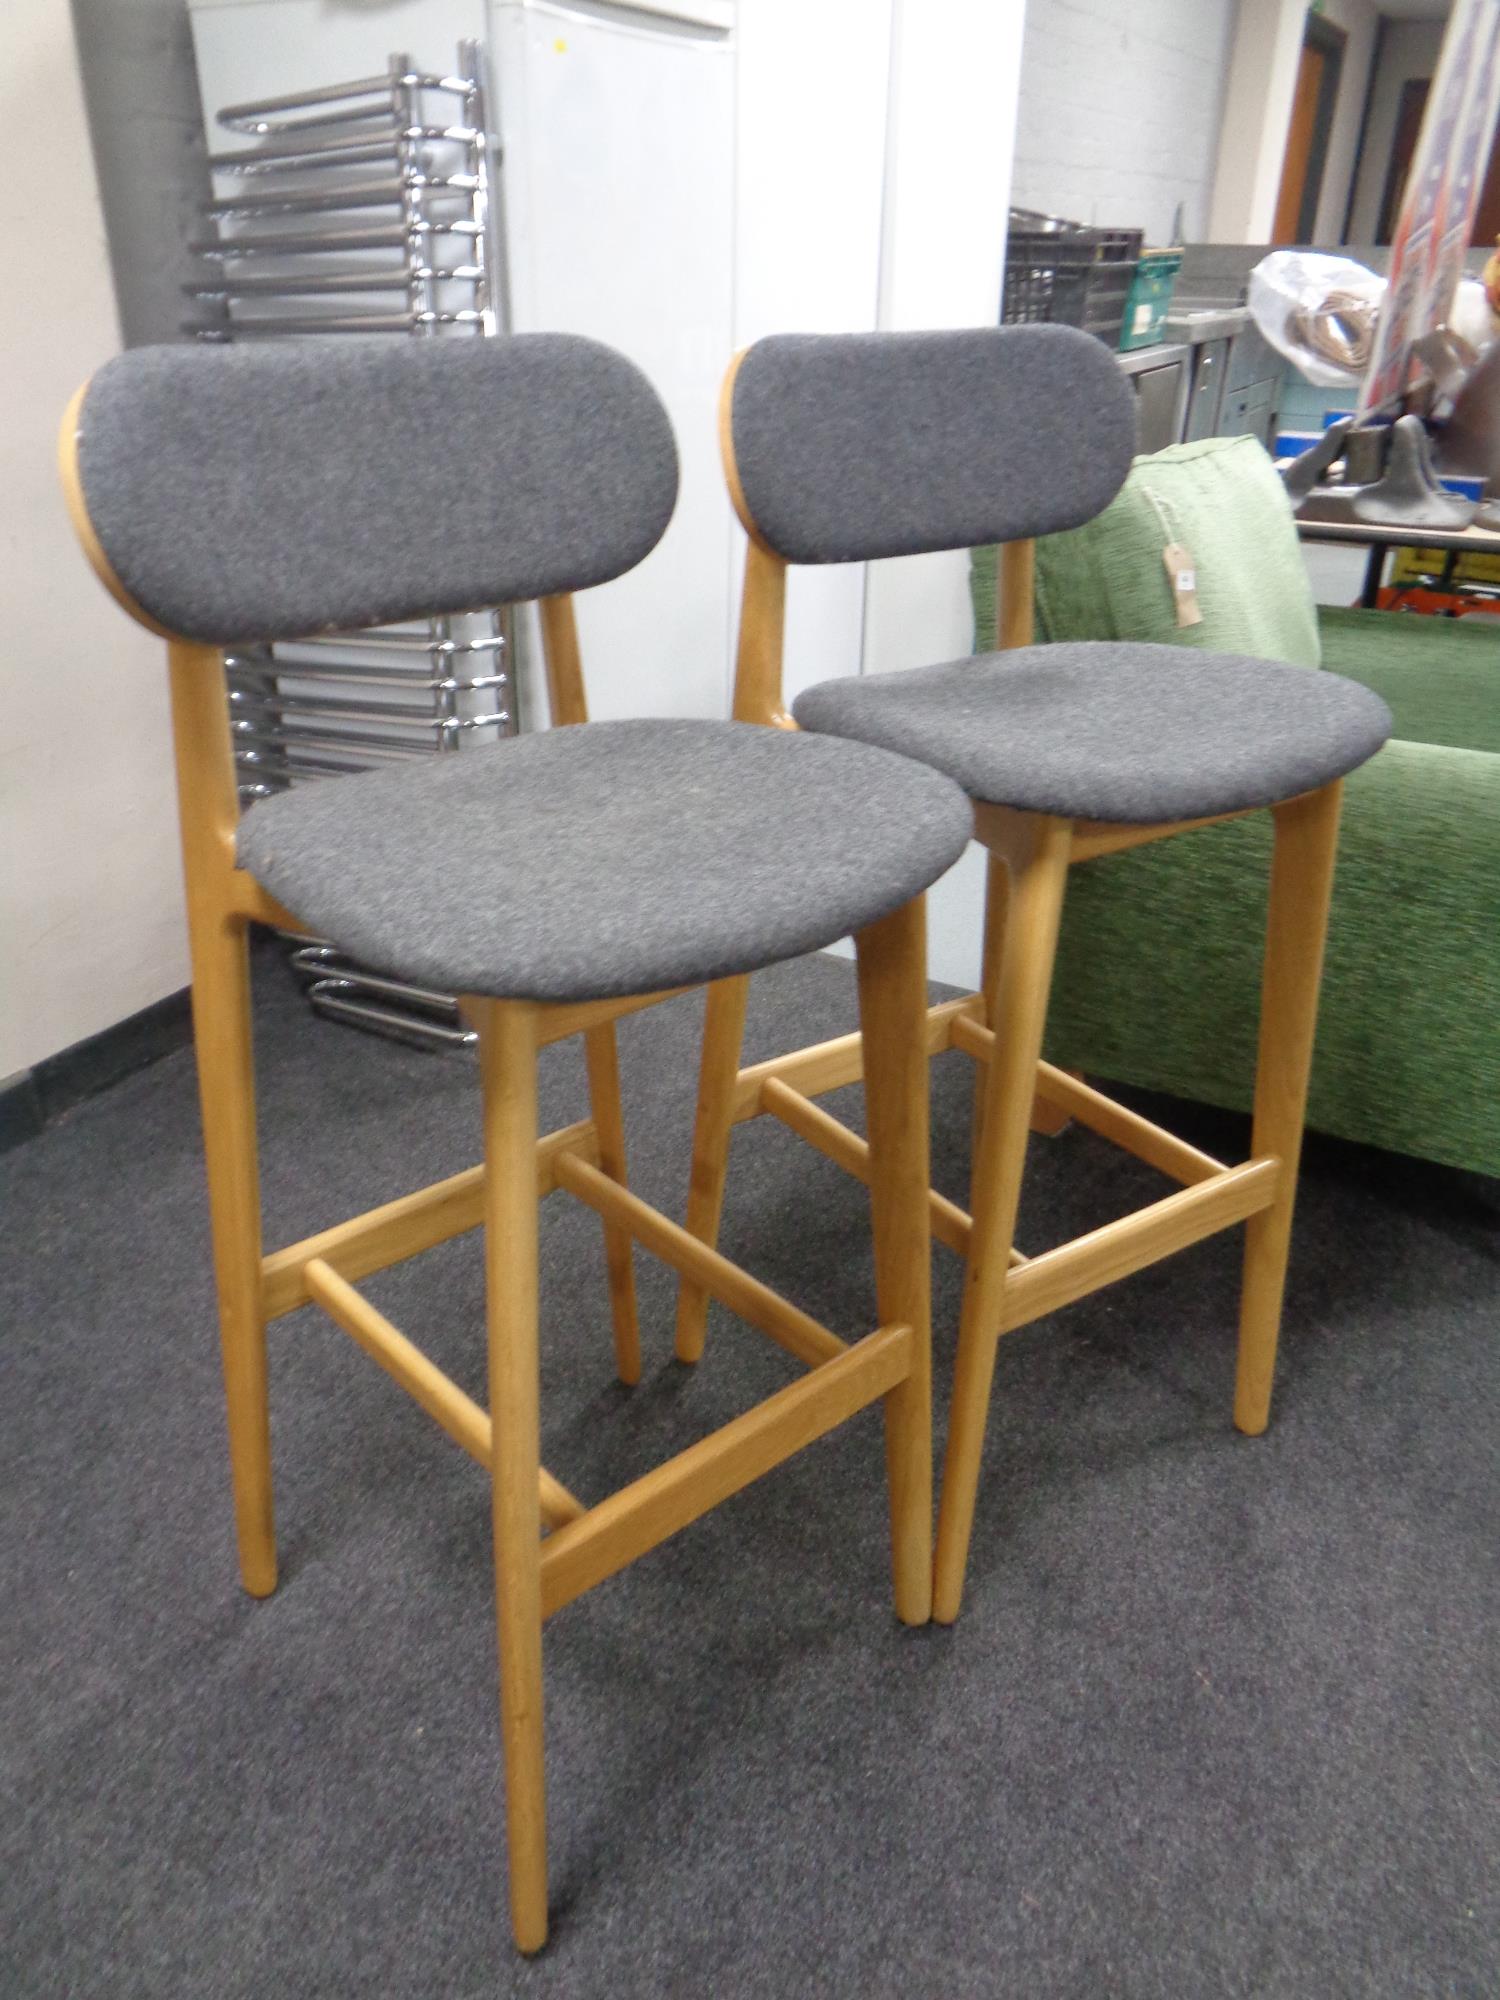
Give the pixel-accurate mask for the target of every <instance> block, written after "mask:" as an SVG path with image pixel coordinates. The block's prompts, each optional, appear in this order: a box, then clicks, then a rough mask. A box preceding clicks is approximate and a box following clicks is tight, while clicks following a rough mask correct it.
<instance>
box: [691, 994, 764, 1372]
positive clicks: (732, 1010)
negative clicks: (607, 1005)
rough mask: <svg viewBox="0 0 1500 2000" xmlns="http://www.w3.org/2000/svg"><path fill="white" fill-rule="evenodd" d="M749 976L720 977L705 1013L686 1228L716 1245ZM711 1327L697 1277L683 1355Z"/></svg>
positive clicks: (697, 1353) (699, 1345) (696, 1355)
mask: <svg viewBox="0 0 1500 2000" xmlns="http://www.w3.org/2000/svg"><path fill="white" fill-rule="evenodd" d="M749 997H750V981H749V979H748V978H746V977H741V978H736V979H718V980H715V982H714V984H713V985H712V986H710V987H709V989H708V999H707V1002H706V1004H705V1008H704V1014H703V1059H702V1064H701V1066H700V1069H699V1072H698V1111H697V1116H696V1118H695V1120H694V1123H693V1166H692V1177H691V1180H690V1181H689V1184H688V1203H687V1221H686V1228H687V1230H688V1233H689V1235H692V1236H696V1237H697V1239H698V1241H699V1242H700V1243H706V1244H708V1246H709V1247H710V1249H712V1248H713V1247H714V1245H715V1244H716V1243H717V1241H718V1236H719V1217H720V1215H721V1214H722V1212H723V1208H724V1180H725V1176H726V1174H727V1173H728V1170H729V1134H730V1130H731V1127H732V1124H733V1117H734V1086H735V1080H736V1078H737V1077H738V1076H739V1071H740V1046H741V1044H742V1042H743V1040H744V1035H745V1003H746V1001H747V1000H748V999H749ZM707 1326H708V1293H707V1292H706V1291H705V1290H704V1289H703V1287H702V1286H701V1285H698V1284H695V1283H694V1282H693V1280H692V1279H691V1278H687V1277H684V1278H683V1280H682V1282H681V1284H680V1285H679V1286H678V1288H677V1359H678V1360H679V1361H689V1362H692V1361H697V1360H699V1359H700V1358H701V1357H702V1354H703V1342H704V1337H705V1334H706V1331H707Z"/></svg>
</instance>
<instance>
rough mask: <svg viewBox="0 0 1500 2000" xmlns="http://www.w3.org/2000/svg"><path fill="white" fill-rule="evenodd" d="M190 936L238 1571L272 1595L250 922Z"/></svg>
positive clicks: (262, 1593)
mask: <svg viewBox="0 0 1500 2000" xmlns="http://www.w3.org/2000/svg"><path fill="white" fill-rule="evenodd" d="M191 939H192V959H193V1040H194V1043H195V1045H196V1049H197V1057H198V1091H199V1096H200V1099H201V1101H202V1106H203V1152H204V1160H205V1164H206V1166H207V1170H208V1208H209V1220H210V1224H211V1228H212V1233H213V1247H214V1280H215V1284H216V1286H217V1289H218V1295H219V1338H220V1344H221V1347H222V1350H223V1358H224V1398H225V1403H226V1405H227V1409H228V1416H229V1467H230V1477H231V1480H232V1482H233V1486H234V1518H235V1530H236V1534H237V1537H238V1541H239V1555H240V1576H241V1578H242V1579H243V1581H244V1585H245V1588H246V1590H248V1591H249V1592H250V1594H251V1596H252V1597H268V1596H269V1595H270V1594H271V1592H272V1591H273V1590H274V1589H275V1588H276V1525H275V1519H274V1513H273V1508H272V1499H271V1415H270V1399H269V1382H268V1376H267V1368H266V1318H265V1305H264V1300H263V1297H262V1291H261V1270H260V1258H261V1240H260V1178H259V1167H258V1165H257V1160H256V1147H255V1071H254V1062H253V1057H252V1052H251V1037H250V964H249V954H248V948H247V933H246V926H245V923H244V921H243V919H240V918H234V917H228V916H223V915H218V914H208V913H205V914H203V915H201V916H197V915H196V913H195V921H194V922H193V924H192V926H191Z"/></svg>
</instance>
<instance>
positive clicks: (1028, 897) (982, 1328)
mask: <svg viewBox="0 0 1500 2000" xmlns="http://www.w3.org/2000/svg"><path fill="white" fill-rule="evenodd" d="M1071 841H1072V823H1071V822H1070V821H1068V820H1065V819H1048V818H1043V817H1041V816H1039V815H1019V814H1018V815H1016V817H1015V820H1014V822H1013V839H1012V841H1011V843H1010V845H1009V848H1008V851H1007V852H1006V854H1005V860H1006V862H1007V863H1008V865H1009V867H1010V871H1011V887H1010V914H1009V919H1008V921H1007V924H1006V927H1005V948H1004V952H1003V954H1002V958H1001V965H1000V979H999V987H998V991H997V1010H996V1011H997V1018H996V1022H995V1045H994V1053H993V1055H992V1056H991V1059H990V1063H989V1076H988V1078H987V1080H986V1081H987V1089H986V1097H985V1109H984V1122H983V1131H982V1134H981V1139H980V1149H979V1156H978V1158H977V1159H976V1160H975V1162H974V1172H973V1180H972V1201H971V1207H972V1210H973V1225H972V1229H973V1233H972V1235H971V1237H970V1242H969V1256H968V1263H967V1266H966V1268H965V1272H964V1297H963V1309H962V1312H961V1315H960V1318H959V1330H958V1358H957V1363H956V1367H955V1373H954V1381H953V1405H952V1410H951V1413H950V1416H949V1421H948V1448H947V1455H946V1459H945V1462H944V1466H943V1493H942V1502H941V1505H940V1507H939V1510H938V1534H937V1556H936V1562H935V1566H934V1576H933V1605H932V1613H933V1616H934V1617H935V1618H938V1619H940V1620H941V1621H942V1622H943V1623H944V1624H951V1623H952V1621H953V1620H954V1619H955V1618H956V1617H957V1616H958V1607H959V1604H960V1602H961V1600H962V1597H963V1586H964V1570H965V1568H966V1566H967V1563H968V1556H969V1536H970V1532H971V1530H972V1528H973V1525H974V1501H975V1497H976V1494H977V1492H978V1489H979V1462H980V1457H981V1455H982V1452H983V1449H984V1433H985V1425H986V1423H987V1421H988V1417H989V1403H990V1386H991V1383H992V1381H993V1379H994V1371H995V1345H996V1342H997V1341H998V1339H999V1329H1000V1307H1001V1298H1002V1294H1003V1293H1004V1289H1005V1275H1006V1272H1007V1270H1008V1268H1009V1265H1010V1252H1011V1244H1012V1241H1013V1240H1014V1237H1015V1228H1016V1210H1017V1207H1018V1206H1019V1203H1020V1198H1021V1178H1022V1174H1023V1173H1024V1171H1025V1165H1026V1138H1027V1132H1028V1129H1029V1127H1030V1122H1031V1100H1032V1097H1033V1095H1034V1092H1035V1088H1036V1066H1037V1061H1038V1059H1039V1057H1040V1055H1041V1049H1042V1031H1043V1029H1044V1028H1045V1027H1046V1024H1047V997H1048V994H1049V992H1050V990H1051V986H1052V961H1053V958H1054V956H1055V955H1056V951H1057V927H1058V921H1059V919H1060V917H1061V915H1062V905H1063V895H1064V892H1065V889H1066V886H1067V876H1068V850H1069V846H1070V844H1071Z"/></svg>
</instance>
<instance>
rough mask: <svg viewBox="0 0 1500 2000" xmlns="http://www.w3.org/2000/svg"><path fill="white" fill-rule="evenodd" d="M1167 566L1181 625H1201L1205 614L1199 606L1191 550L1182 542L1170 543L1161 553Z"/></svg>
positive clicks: (1178, 620) (1178, 621)
mask: <svg viewBox="0 0 1500 2000" xmlns="http://www.w3.org/2000/svg"><path fill="white" fill-rule="evenodd" d="M1161 559H1162V561H1163V562H1164V563H1165V564H1166V569H1167V576H1168V579H1169V580H1170V582H1171V585H1172V601H1173V603H1174V604H1175V605H1176V607H1177V623H1178V624H1179V625H1201V624H1202V623H1203V613H1202V611H1201V610H1200V609H1199V606H1198V572H1197V570H1196V568H1195V567H1194V565H1193V555H1192V551H1191V549H1186V548H1184V547H1183V545H1182V543H1181V542H1168V543H1167V546H1166V547H1165V548H1164V549H1163V550H1162V552H1161Z"/></svg>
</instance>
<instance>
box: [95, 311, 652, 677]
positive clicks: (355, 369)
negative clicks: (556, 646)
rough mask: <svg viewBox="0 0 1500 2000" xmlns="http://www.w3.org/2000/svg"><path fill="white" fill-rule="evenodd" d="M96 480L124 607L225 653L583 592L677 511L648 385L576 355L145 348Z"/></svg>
mask: <svg viewBox="0 0 1500 2000" xmlns="http://www.w3.org/2000/svg"><path fill="white" fill-rule="evenodd" d="M79 470H80V474H81V478H82V483H83V491H84V497H85V500H86V502H87V505H88V510H89V515H90V517H91V519H92V521H93V524H94V528H95V530H96V532H97V534H98V536H99V540H100V543H101V544H102V546H103V549H104V552H105V554H106V555H107V556H108V558H109V561H110V563H111V564H112V566H113V568H114V570H115V572H116V574H117V575H118V576H119V578H120V581H121V582H122V583H123V584H124V585H125V588H126V589H127V590H128V591H129V592H130V594H131V595H132V596H133V597H134V598H135V600H136V601H137V603H138V604H140V605H141V606H142V607H143V609H145V610H146V611H148V612H150V613H151V615H152V617H153V618H155V619H156V620H157V621H158V622H159V623H161V624H162V625H165V626H166V627H167V628H168V629H169V630H171V631H174V632H178V633H181V634H182V635H183V636H184V637H186V638H190V639H197V640H203V641H206V642H209V643H227V642H229V641H232V640H237V639H274V638H291V637H295V636H296V635H298V634H301V633H305V632H313V631H319V630H333V629H336V628H338V627H340V626H357V625H375V624H385V623H393V622H395V621H397V620H399V619H404V618H415V617H422V616H427V615H431V614H435V613H441V612H459V611H469V610H477V609H479V608H480V607H482V606H484V605H489V604H498V603H503V602H506V601H509V600H515V599H521V598H530V597H540V596H544V595H546V594H548V593H550V592H554V591H564V590H581V589H583V588H585V587H586V586H587V585H589V584H594V583H602V582H604V581H606V580H607V579H608V578H610V577H614V576H619V575H620V574H621V573H622V572H623V571H625V570H628V569H630V568H631V567H632V566H633V565H634V564H635V563H638V562H639V561H640V560H641V558H642V557H643V556H644V555H645V554H647V552H648V551H649V550H650V549H651V548H653V547H654V546H655V544H656V542H657V541H658V540H659V538H660V536H661V534H662V531H663V529H664V528H665V527H666V525H667V522H668V520H669V519H670V518H671V513H672V508H673V505H674V504H675V501H676V497H677V453H676V447H675V445H674V443H673V439H672V432H671V426H670V425H669V423H668V421H667V416H666V412H665V411H664V410H663V408H662V406H661V403H660V402H659V400H658V399H657V396H656V393H655V391H654V390H653V389H652V387H651V385H650V383H649V382H647V380H646V378H645V377H644V376H643V375H642V374H641V373H640V371H639V369H637V368H636V367H635V366H634V364H633V363H632V362H629V361H627V360H625V358H624V357H623V356H622V355H619V354H616V353H614V352H613V351H612V350H611V349H609V348H607V347H603V346H601V345H600V344H599V343H598V342H597V341H592V340H584V339H580V338H578V337H577V336H576V335H573V334H558V333H543V334H519V335H516V336H515V337H513V338H510V339H503V340H458V341H416V340H414V341H379V340H361V339H358V338H349V339H338V338H332V337H330V338H328V339H322V338H318V339H307V340H298V341H286V342H276V343H274V344H270V345H267V346H253V345H247V346H242V347H209V348H204V347H189V346H183V347H147V348H137V349H135V350H134V351H133V352H131V353H128V354H122V355H120V356H118V357H117V358H116V359H115V360H113V361H110V362H108V363H107V364H106V365H105V366H104V367H103V368H101V369H100V371H99V373H98V374H97V375H96V376H95V377H94V379H93V381H92V382H91V383H90V384H89V389H88V393H87V395H86V397H85V399H84V404H83V411H82V418H81V424H80V437H79Z"/></svg>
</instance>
